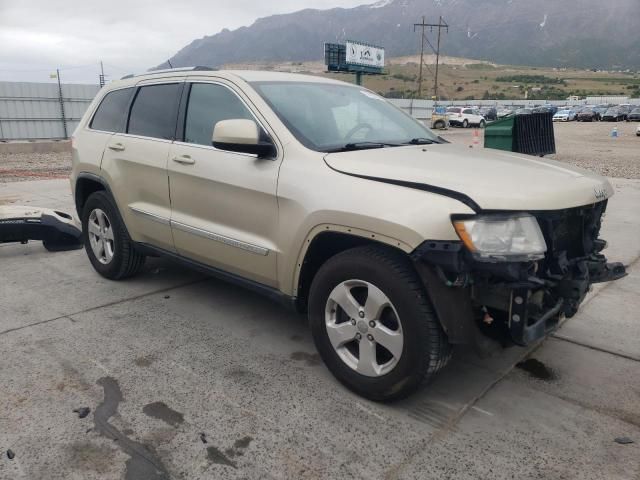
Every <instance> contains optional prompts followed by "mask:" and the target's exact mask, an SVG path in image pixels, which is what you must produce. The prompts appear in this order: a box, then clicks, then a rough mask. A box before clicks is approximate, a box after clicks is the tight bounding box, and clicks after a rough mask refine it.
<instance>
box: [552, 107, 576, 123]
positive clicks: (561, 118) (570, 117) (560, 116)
mask: <svg viewBox="0 0 640 480" xmlns="http://www.w3.org/2000/svg"><path fill="white" fill-rule="evenodd" d="M575 119H576V112H575V111H574V110H570V109H565V110H558V112H557V113H556V114H555V115H554V116H553V121H554V122H572V121H574V120H575Z"/></svg>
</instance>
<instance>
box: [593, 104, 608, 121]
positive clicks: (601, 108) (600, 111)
mask: <svg viewBox="0 0 640 480" xmlns="http://www.w3.org/2000/svg"><path fill="white" fill-rule="evenodd" d="M609 108H611V107H609V106H608V105H596V106H595V107H593V111H594V112H596V113H597V114H598V120H602V116H603V115H604V114H605V113H606V111H607V110H609Z"/></svg>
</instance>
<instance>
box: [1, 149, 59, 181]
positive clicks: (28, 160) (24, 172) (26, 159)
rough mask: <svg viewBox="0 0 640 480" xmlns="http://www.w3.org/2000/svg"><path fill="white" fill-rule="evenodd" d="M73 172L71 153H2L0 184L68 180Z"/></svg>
mask: <svg viewBox="0 0 640 480" xmlns="http://www.w3.org/2000/svg"><path fill="white" fill-rule="evenodd" d="M70 172H71V152H62V153H0V183H2V182H19V181H23V180H46V179H52V178H66V177H68V176H69V173H70Z"/></svg>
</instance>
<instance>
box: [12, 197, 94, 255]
mask: <svg viewBox="0 0 640 480" xmlns="http://www.w3.org/2000/svg"><path fill="white" fill-rule="evenodd" d="M29 240H41V241H42V243H43V245H44V247H45V248H46V249H47V250H49V251H63V250H76V249H79V248H82V231H81V230H80V229H79V228H78V227H77V226H76V224H75V222H74V221H73V218H72V217H71V215H69V214H67V213H65V212H61V211H59V210H51V209H48V208H38V207H23V206H15V205H11V206H2V207H0V243H14V242H16V243H27V242H28V241H29Z"/></svg>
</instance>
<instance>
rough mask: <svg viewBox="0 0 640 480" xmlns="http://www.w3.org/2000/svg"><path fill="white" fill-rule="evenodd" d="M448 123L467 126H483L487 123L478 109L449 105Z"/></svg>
mask: <svg viewBox="0 0 640 480" xmlns="http://www.w3.org/2000/svg"><path fill="white" fill-rule="evenodd" d="M447 113H448V114H449V124H450V125H453V126H457V127H462V128H467V127H471V126H477V127H480V128H484V126H485V125H486V124H487V121H486V120H485V118H484V117H483V116H482V115H481V114H480V112H479V111H478V110H475V109H473V108H469V107H449V108H447Z"/></svg>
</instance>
